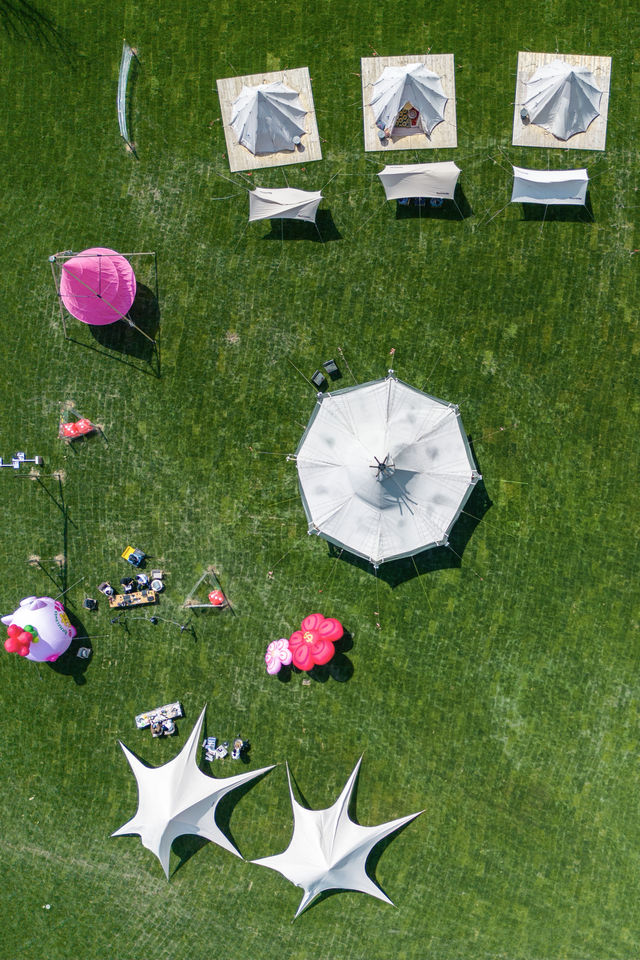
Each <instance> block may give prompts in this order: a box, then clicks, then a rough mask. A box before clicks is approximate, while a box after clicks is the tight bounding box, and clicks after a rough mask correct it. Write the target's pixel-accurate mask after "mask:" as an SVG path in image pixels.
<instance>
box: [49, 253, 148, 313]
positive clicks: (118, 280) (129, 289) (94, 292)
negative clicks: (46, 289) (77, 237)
mask: <svg viewBox="0 0 640 960" xmlns="http://www.w3.org/2000/svg"><path fill="white" fill-rule="evenodd" d="M135 295H136V278H135V274H134V272H133V267H132V266H131V264H130V263H129V261H128V260H127V259H126V257H123V256H122V255H121V254H119V253H116V251H115V250H109V249H108V247H91V248H90V249H89V250H83V251H82V253H78V254H76V256H75V257H71V259H70V260H67V261H66V263H64V264H63V266H62V276H61V278H60V297H61V299H62V302H63V304H64V305H65V307H66V308H67V310H68V311H69V313H70V314H71V316H72V317H75V318H76V319H77V320H81V321H82V323H90V324H92V325H94V326H104V325H105V324H107V323H115V321H116V320H120V319H122V317H124V316H126V314H127V313H128V311H129V310H130V308H131V304H132V303H133V301H134V299H135Z"/></svg>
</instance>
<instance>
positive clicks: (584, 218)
mask: <svg viewBox="0 0 640 960" xmlns="http://www.w3.org/2000/svg"><path fill="white" fill-rule="evenodd" d="M522 220H533V221H537V222H541V221H544V223H553V222H554V221H555V222H557V223H585V224H589V225H591V224H592V223H595V217H594V215H593V207H592V206H591V195H590V192H589V190H588V189H587V195H586V197H585V202H584V206H583V205H581V204H580V205H578V204H561V203H559V204H555V203H552V204H550V205H545V204H544V203H523V204H522Z"/></svg>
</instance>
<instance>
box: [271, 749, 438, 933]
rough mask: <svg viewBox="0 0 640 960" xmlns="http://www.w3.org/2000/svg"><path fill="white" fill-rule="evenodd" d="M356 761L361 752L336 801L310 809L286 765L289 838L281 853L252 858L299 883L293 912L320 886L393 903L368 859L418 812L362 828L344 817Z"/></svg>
mask: <svg viewBox="0 0 640 960" xmlns="http://www.w3.org/2000/svg"><path fill="white" fill-rule="evenodd" d="M361 763H362V757H360V760H358V762H357V764H356V766H355V769H354V771H353V773H352V774H351V776H350V777H349V779H348V780H347V783H346V785H345V787H344V790H343V791H342V793H341V794H340V796H339V797H338V799H337V800H336V802H335V803H334V804H333V806H332V807H327V808H326V809H325V810H309V809H308V808H307V807H302V806H300V804H299V803H298V802H297V800H296V799H295V797H294V795H293V790H292V789H291V777H290V775H289V768H288V767H287V777H288V779H289V794H290V796H291V806H292V808H293V836H292V838H291V843H290V844H289V846H288V847H287V849H286V850H285V851H284V853H279V854H276V855H275V856H273V857H264V858H263V859H261V860H253V861H252V862H253V863H257V864H260V865H261V866H263V867H270V869H271V870H277V871H278V873H281V874H282V876H283V877H286V878H287V880H290V881H291V883H295V884H296V886H298V887H302V889H303V890H304V896H303V898H302V900H301V901H300V906H299V907H298V910H297V912H296V917H297V916H299V915H300V914H301V913H302V911H303V910H305V909H306V908H307V907H308V906H309V904H310V903H311V902H312V901H313V900H315V898H316V897H317V896H319V895H320V894H321V893H322V892H323V891H324V890H359V891H361V892H362V893H369V894H371V896H372V897H377V898H378V900H384V901H385V902H386V903H391V902H392V901H391V900H389V898H388V897H387V896H386V895H385V894H384V893H383V892H382V890H381V889H380V888H379V887H378V886H376V884H375V883H374V882H373V880H371V879H370V878H369V877H368V875H367V872H366V864H367V858H368V856H369V854H370V853H371V851H372V850H373V848H374V847H375V845H376V844H377V843H379V842H380V840H383V839H384V838H385V837H388V836H389V834H390V833H393V832H394V831H395V830H398V829H399V828H400V827H402V826H403V825H404V824H405V823H409V821H410V820H413V819H414V818H415V817H418V816H419V815H420V813H422V812H423V811H422V810H420V811H419V812H418V813H411V814H409V816H408V817H401V818H400V819H399V820H390V821H389V823H381V824H380V825H379V826H377V827H362V826H360V824H358V823H354V821H353V820H351V818H350V817H349V802H350V800H351V794H352V793H353V788H354V785H355V781H356V777H357V775H358V770H359V768H360V764H361Z"/></svg>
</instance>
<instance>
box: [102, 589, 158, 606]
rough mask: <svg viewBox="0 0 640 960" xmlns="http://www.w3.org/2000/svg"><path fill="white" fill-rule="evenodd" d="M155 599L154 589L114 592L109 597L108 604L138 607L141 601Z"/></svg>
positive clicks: (151, 601) (152, 600)
mask: <svg viewBox="0 0 640 960" xmlns="http://www.w3.org/2000/svg"><path fill="white" fill-rule="evenodd" d="M157 599H158V597H157V594H156V591H155V590H134V592H133V593H116V594H115V595H114V596H113V597H109V606H110V607H112V608H114V607H117V608H118V609H120V608H122V607H139V606H140V604H143V603H155V602H156V600H157Z"/></svg>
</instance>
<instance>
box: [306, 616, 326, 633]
mask: <svg viewBox="0 0 640 960" xmlns="http://www.w3.org/2000/svg"><path fill="white" fill-rule="evenodd" d="M323 620H324V617H323V616H322V614H321V613H310V614H309V616H308V617H305V618H304V620H303V621H302V623H301V627H302V632H303V633H304V631H305V630H318V629H319V628H320V624H321V623H322V621H323Z"/></svg>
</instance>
